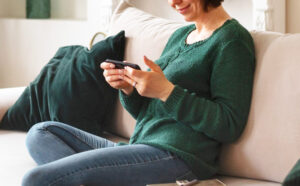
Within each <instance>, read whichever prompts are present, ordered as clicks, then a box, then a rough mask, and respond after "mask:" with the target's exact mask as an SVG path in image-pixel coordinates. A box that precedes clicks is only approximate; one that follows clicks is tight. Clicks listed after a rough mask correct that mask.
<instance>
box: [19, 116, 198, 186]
mask: <svg viewBox="0 0 300 186" xmlns="http://www.w3.org/2000/svg"><path fill="white" fill-rule="evenodd" d="M26 145H27V148H28V151H29V153H30V155H31V156H32V158H33V159H34V160H35V161H36V163H37V164H38V165H39V166H37V167H36V168H34V169H33V170H31V171H29V172H28V173H27V174H26V175H25V176H24V178H23V183H22V185H23V186H41V185H43V186H47V185H56V186H57V185H63V186H68V185H70V186H79V185H85V186H92V185H97V186H101V185H104V186H114V185H117V186H127V185H128V186H135V185H143V186H145V185H146V184H153V183H167V182H175V180H177V179H179V180H184V179H187V180H192V179H195V178H196V177H195V176H194V174H193V173H192V172H191V171H190V170H189V168H188V167H187V166H186V164H185V163H184V162H183V161H182V160H181V159H180V158H178V157H177V156H176V155H175V154H173V153H171V152H167V151H164V150H161V149H158V148H155V147H152V146H149V145H143V144H136V145H124V146H116V143H114V142H112V141H109V140H106V139H104V138H101V137H99V136H95V135H92V134H90V133H87V132H84V131H81V130H79V129H76V128H74V127H71V126H69V125H66V124H63V123H58V122H43V123H39V124H36V125H34V126H33V127H32V128H31V129H30V131H29V132H28V135H27V139H26Z"/></svg>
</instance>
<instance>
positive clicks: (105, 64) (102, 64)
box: [100, 62, 115, 70]
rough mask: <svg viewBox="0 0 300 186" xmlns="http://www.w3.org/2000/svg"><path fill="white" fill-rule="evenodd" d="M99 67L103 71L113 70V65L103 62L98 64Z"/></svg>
mask: <svg viewBox="0 0 300 186" xmlns="http://www.w3.org/2000/svg"><path fill="white" fill-rule="evenodd" d="M100 67H101V68H102V69H104V70H105V69H112V68H115V65H114V64H113V63H107V62H103V63H101V64H100Z"/></svg>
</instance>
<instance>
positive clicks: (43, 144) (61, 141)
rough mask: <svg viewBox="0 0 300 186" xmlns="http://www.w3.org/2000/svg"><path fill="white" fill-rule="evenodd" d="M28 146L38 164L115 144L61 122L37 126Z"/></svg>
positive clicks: (30, 134) (30, 135) (44, 123)
mask: <svg viewBox="0 0 300 186" xmlns="http://www.w3.org/2000/svg"><path fill="white" fill-rule="evenodd" d="M26 145H27V148H28V151H29V153H30V155H31V156H32V158H33V159H34V160H35V161H36V162H37V164H39V165H41V164H45V163H49V162H52V161H55V160H58V159H61V158H64V157H67V156H70V155H73V154H76V153H79V152H83V151H87V150H93V149H97V148H106V147H113V146H115V143H113V142H111V141H109V140H106V139H104V138H101V137H99V136H95V135H93V134H90V133H87V132H84V131H82V130H79V129H77V128H74V127H71V126H69V125H66V124H63V123H59V122H52V121H50V122H42V123H38V124H35V125H34V126H33V127H32V128H31V129H30V130H29V132H28V134H27V138H26Z"/></svg>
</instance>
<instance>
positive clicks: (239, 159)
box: [221, 32, 300, 182]
mask: <svg viewBox="0 0 300 186" xmlns="http://www.w3.org/2000/svg"><path fill="white" fill-rule="evenodd" d="M252 36H253V39H254V43H255V50H256V59H257V61H256V72H255V80H254V90H253V97H252V104H251V110H250V114H249V119H248V123H247V126H246V129H245V131H244V133H243V135H242V136H241V138H240V139H239V140H238V141H237V142H236V143H234V144H230V145H225V146H224V148H223V152H222V155H221V169H222V171H223V172H224V173H225V174H229V175H235V176H242V177H249V178H259V179H264V180H271V181H277V182H282V181H283V179H284V178H285V176H286V175H287V174H288V172H289V171H290V170H291V168H292V167H293V165H294V164H295V163H296V161H297V160H298V159H299V158H300V83H299V79H300V73H299V71H300V34H293V35H281V34H276V33H267V32H252Z"/></svg>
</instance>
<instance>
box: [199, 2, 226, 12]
mask: <svg viewBox="0 0 300 186" xmlns="http://www.w3.org/2000/svg"><path fill="white" fill-rule="evenodd" d="M223 1H224V0H203V2H204V10H205V11H208V7H210V6H211V7H214V8H217V7H218V6H220V5H221V4H222V2H223Z"/></svg>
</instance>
